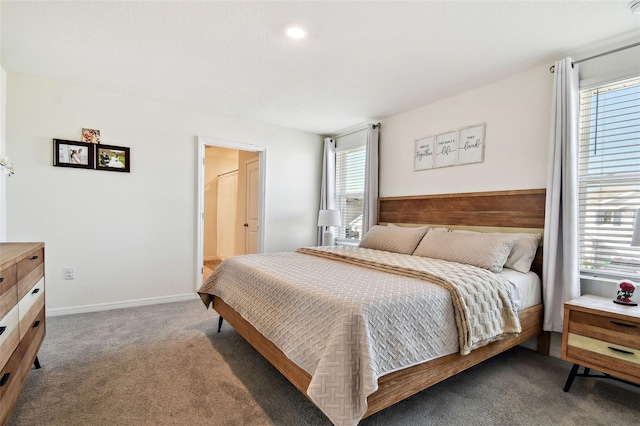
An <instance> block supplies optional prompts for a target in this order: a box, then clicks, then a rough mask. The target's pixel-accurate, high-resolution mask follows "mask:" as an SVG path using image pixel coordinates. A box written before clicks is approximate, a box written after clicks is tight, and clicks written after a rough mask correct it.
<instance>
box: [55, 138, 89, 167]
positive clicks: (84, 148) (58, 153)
mask: <svg viewBox="0 0 640 426" xmlns="http://www.w3.org/2000/svg"><path fill="white" fill-rule="evenodd" d="M94 146H95V145H94V144H91V143H85V142H77V141H69V140H65V139H54V140H53V165H54V166H57V167H73V168H77V169H93V164H94V163H93V161H94Z"/></svg>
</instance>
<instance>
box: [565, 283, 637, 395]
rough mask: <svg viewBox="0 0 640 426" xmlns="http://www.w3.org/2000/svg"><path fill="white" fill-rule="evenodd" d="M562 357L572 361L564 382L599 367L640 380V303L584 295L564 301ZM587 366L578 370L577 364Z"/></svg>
mask: <svg viewBox="0 0 640 426" xmlns="http://www.w3.org/2000/svg"><path fill="white" fill-rule="evenodd" d="M563 331H564V332H563V334H562V359H564V360H565V361H569V362H573V363H574V366H573V368H572V369H571V372H570V373H569V378H568V379H567V383H566V384H565V388H564V390H565V392H567V391H569V388H570V387H571V383H572V382H573V379H574V378H575V377H576V376H586V377H602V376H594V375H590V374H589V369H591V368H593V369H594V370H597V371H600V372H602V373H605V374H607V375H610V376H612V377H615V378H618V379H622V381H627V382H629V383H634V384H638V383H640V307H638V306H626V305H618V304H615V303H613V301H612V300H611V299H609V298H606V297H599V296H592V295H584V296H580V297H578V298H577V299H573V300H571V301H569V302H567V303H565V305H564V330H563ZM579 366H583V367H585V372H584V373H583V374H577V371H578V367H579Z"/></svg>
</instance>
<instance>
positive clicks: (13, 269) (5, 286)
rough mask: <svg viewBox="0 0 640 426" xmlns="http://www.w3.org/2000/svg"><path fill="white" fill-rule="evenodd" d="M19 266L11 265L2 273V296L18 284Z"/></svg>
mask: <svg viewBox="0 0 640 426" xmlns="http://www.w3.org/2000/svg"><path fill="white" fill-rule="evenodd" d="M17 271H18V265H11V266H9V267H7V268H5V269H3V270H2V271H0V294H2V293H4V292H5V291H7V290H9V289H10V288H11V287H13V286H14V285H15V284H16V282H18V273H17Z"/></svg>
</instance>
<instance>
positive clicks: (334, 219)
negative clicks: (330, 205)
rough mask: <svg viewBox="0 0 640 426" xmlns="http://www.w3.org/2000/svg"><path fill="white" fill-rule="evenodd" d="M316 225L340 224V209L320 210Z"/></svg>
mask: <svg viewBox="0 0 640 426" xmlns="http://www.w3.org/2000/svg"><path fill="white" fill-rule="evenodd" d="M318 226H340V211H338V210H320V214H319V215H318Z"/></svg>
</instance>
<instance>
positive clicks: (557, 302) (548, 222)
mask: <svg viewBox="0 0 640 426" xmlns="http://www.w3.org/2000/svg"><path fill="white" fill-rule="evenodd" d="M579 104H580V97H579V84H578V65H574V66H573V67H572V64H571V58H566V59H563V60H561V61H558V62H556V64H555V71H554V89H553V99H552V105H551V132H550V143H549V164H548V174H547V199H546V212H545V225H544V258H543V262H544V264H543V268H542V282H543V300H544V325H543V328H544V330H546V331H557V332H562V317H563V305H564V302H566V301H567V300H570V299H573V298H575V297H578V296H580V273H579V265H578V117H579V112H580V111H579V109H580V108H579Z"/></svg>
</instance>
